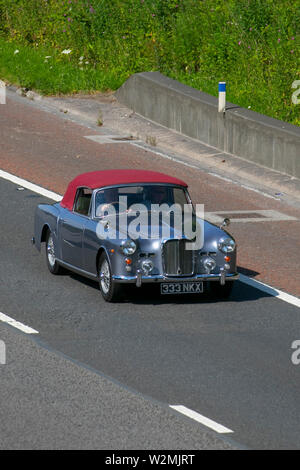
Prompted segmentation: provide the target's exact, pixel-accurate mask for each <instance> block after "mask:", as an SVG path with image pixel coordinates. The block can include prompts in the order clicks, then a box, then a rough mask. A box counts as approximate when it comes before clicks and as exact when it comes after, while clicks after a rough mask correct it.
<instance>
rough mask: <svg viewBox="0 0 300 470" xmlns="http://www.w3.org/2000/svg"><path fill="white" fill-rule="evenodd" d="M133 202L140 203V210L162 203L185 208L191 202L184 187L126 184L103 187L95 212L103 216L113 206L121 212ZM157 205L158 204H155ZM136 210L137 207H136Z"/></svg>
mask: <svg viewBox="0 0 300 470" xmlns="http://www.w3.org/2000/svg"><path fill="white" fill-rule="evenodd" d="M133 204H139V205H140V208H139V209H138V210H145V211H149V210H155V207H157V204H158V205H161V204H168V205H169V206H172V205H173V204H178V205H180V207H181V209H182V210H183V208H184V205H185V204H190V201H189V199H188V197H187V192H186V190H185V189H184V188H179V187H176V186H168V185H159V184H153V185H149V184H147V185H143V186H126V187H113V188H107V189H101V190H99V191H98V192H97V193H96V199H95V214H96V216H97V217H101V216H102V215H104V213H105V212H107V211H109V210H110V207H111V206H113V207H114V210H115V211H116V212H117V213H119V212H124V211H127V212H128V213H130V208H131V206H132V205H133ZM155 205H156V206H155ZM134 210H136V207H135V208H134Z"/></svg>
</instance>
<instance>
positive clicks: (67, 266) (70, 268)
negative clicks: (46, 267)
mask: <svg viewBox="0 0 300 470" xmlns="http://www.w3.org/2000/svg"><path fill="white" fill-rule="evenodd" d="M56 261H57V262H58V264H60V265H61V266H63V267H64V268H66V269H69V270H70V271H74V272H75V273H77V274H81V275H82V276H85V277H88V278H89V279H93V280H97V279H99V278H98V276H97V274H92V273H89V272H88V271H85V270H84V269H80V268H77V267H76V266H73V265H72V264H69V263H66V262H65V261H62V260H60V259H57V258H56Z"/></svg>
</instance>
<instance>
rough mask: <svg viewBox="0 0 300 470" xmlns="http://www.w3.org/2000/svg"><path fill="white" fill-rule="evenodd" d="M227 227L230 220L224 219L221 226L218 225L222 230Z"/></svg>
mask: <svg viewBox="0 0 300 470" xmlns="http://www.w3.org/2000/svg"><path fill="white" fill-rule="evenodd" d="M228 225H230V219H228V217H226V219H224V220H223V222H222V224H221V225H220V228H221V229H223V228H224V227H228Z"/></svg>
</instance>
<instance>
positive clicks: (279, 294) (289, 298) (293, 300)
mask: <svg viewBox="0 0 300 470" xmlns="http://www.w3.org/2000/svg"><path fill="white" fill-rule="evenodd" d="M0 178H4V179H6V180H8V181H11V182H12V183H15V184H17V185H19V186H20V185H21V186H24V187H27V188H28V189H30V190H31V191H33V192H36V193H38V194H41V195H42V196H44V195H45V193H46V194H47V195H46V197H47V198H49V199H53V200H54V201H60V200H61V199H62V196H60V195H59V194H56V193H53V192H52V191H48V190H46V189H44V188H42V187H41V186H37V185H35V184H32V183H29V182H28V181H26V180H23V179H21V178H18V177H17V176H14V175H11V174H10V173H6V172H5V171H2V170H0ZM239 280H240V281H241V282H243V283H244V284H248V285H249V286H251V287H255V288H256V289H259V290H261V291H263V292H266V293H267V294H269V295H272V296H273V297H276V298H277V299H280V300H283V301H284V302H288V303H289V304H292V305H295V306H296V307H300V299H299V298H298V297H294V296H293V295H290V294H286V293H285V292H283V291H280V290H278V289H275V288H274V287H271V286H268V285H267V284H264V283H263V282H260V281H257V280H255V279H252V278H250V277H248V276H245V275H244V274H240V278H239Z"/></svg>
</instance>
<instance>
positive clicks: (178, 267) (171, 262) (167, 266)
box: [162, 240, 194, 276]
mask: <svg viewBox="0 0 300 470" xmlns="http://www.w3.org/2000/svg"><path fill="white" fill-rule="evenodd" d="M186 243H187V242H186V240H168V241H166V242H165V243H163V248H162V254H163V268H164V274H165V275H166V276H190V275H192V274H193V271H194V269H193V250H186V249H185V245H186Z"/></svg>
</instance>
